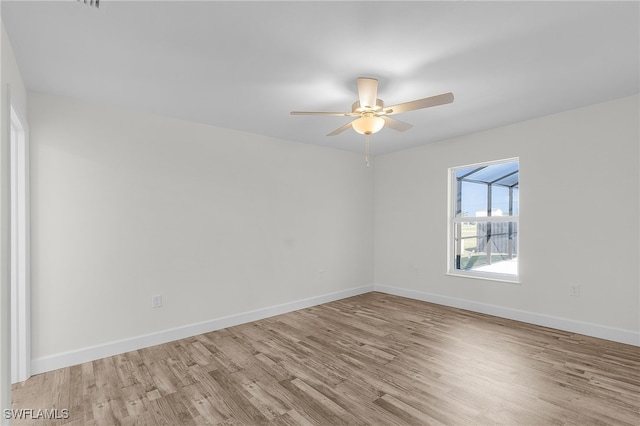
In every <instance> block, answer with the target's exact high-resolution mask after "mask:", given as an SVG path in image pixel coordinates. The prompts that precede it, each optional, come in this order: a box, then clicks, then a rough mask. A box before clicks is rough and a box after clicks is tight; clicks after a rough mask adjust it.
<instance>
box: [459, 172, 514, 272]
mask: <svg viewBox="0 0 640 426" xmlns="http://www.w3.org/2000/svg"><path fill="white" fill-rule="evenodd" d="M450 175H451V202H450V206H451V207H450V209H451V214H450V218H451V219H450V235H451V236H450V256H449V273H451V274H456V275H466V276H473V277H480V278H494V279H503V280H507V281H515V280H517V278H518V213H519V207H520V206H519V195H520V186H519V185H520V182H519V180H520V179H519V175H520V164H519V161H518V159H509V160H502V161H495V162H491V163H482V164H474V165H470V166H463V167H456V168H453V169H450Z"/></svg>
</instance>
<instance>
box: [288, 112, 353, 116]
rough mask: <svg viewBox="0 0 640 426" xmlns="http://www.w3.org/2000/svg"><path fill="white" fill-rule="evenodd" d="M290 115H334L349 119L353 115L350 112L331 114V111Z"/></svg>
mask: <svg viewBox="0 0 640 426" xmlns="http://www.w3.org/2000/svg"><path fill="white" fill-rule="evenodd" d="M291 115H336V116H339V117H349V116H352V115H358V114H354V113H352V112H333V111H291Z"/></svg>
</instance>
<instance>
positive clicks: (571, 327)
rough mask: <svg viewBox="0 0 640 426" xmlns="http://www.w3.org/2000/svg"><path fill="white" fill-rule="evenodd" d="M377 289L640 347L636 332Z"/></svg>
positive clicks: (376, 288) (396, 289)
mask: <svg viewBox="0 0 640 426" xmlns="http://www.w3.org/2000/svg"><path fill="white" fill-rule="evenodd" d="M373 288H374V291H379V292H381V293H388V294H393V295H395V296H402V297H407V298H410V299H416V300H422V301H424V302H431V303H436V304H438V305H444V306H451V307H453V308H460V309H465V310H468V311H473V312H479V313H482V314H487V315H493V316H496V317H500V318H507V319H512V320H516V321H522V322H526V323H529V324H535V325H540V326H543V327H549V328H555V329H558V330H563V331H569V332H571V333H578V334H584V335H586V336H591V337H597V338H600V339H606V340H611V341H614V342H620V343H626V344H628V345H635V346H640V333H638V332H635V331H632V330H624V329H620V328H614V327H607V326H604V325H600V324H593V323H588V322H582V321H576V320H571V319H567V318H561V317H556V316H552V315H545V314H539V313H535V312H528V311H521V310H518V309H512V308H505V307H503V306H497V305H490V304H486V303H480V302H474V301H471V300H465V299H457V298H454V297H448V296H440V295H437V294H431V293H424V292H421V291H416V290H408V289H405V288H399V287H391V286H386V285H379V284H374V286H373Z"/></svg>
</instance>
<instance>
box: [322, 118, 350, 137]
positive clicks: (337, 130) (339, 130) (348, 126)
mask: <svg viewBox="0 0 640 426" xmlns="http://www.w3.org/2000/svg"><path fill="white" fill-rule="evenodd" d="M351 123H353V121H350V122H348V123H347V124H345V125H344V126H342V127H339V128H337V129H336V130H334V131H333V132H331V133H329V134H328V135H327V136H335V135H337V134H340V133H342V132H344V131H345V130H347V129H349V128H350V127H351Z"/></svg>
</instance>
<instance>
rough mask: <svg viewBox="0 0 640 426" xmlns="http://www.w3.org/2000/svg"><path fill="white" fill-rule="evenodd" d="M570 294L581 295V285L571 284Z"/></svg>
mask: <svg viewBox="0 0 640 426" xmlns="http://www.w3.org/2000/svg"><path fill="white" fill-rule="evenodd" d="M569 296H576V297H577V296H580V286H579V285H578V284H570V285H569Z"/></svg>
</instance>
